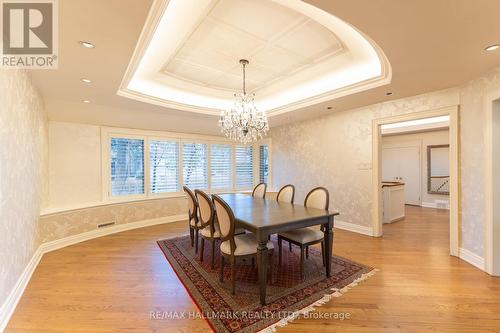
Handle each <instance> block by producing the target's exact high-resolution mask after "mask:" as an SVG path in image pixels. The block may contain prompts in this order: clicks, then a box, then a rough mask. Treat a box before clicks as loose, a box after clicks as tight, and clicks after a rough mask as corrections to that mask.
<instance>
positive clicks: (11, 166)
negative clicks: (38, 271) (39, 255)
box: [0, 69, 48, 305]
mask: <svg viewBox="0 0 500 333" xmlns="http://www.w3.org/2000/svg"><path fill="white" fill-rule="evenodd" d="M47 124H48V122H47V118H46V115H45V113H44V110H43V101H42V99H41V98H40V96H39V95H38V93H37V91H36V89H35V88H34V87H33V86H32V84H31V81H30V79H29V76H28V75H27V74H26V72H24V71H16V70H11V69H9V70H1V69H0V244H1V246H0V305H1V303H3V301H4V300H5V299H6V298H7V296H8V294H9V293H10V292H11V290H12V288H13V286H14V285H15V283H16V281H17V280H18V278H19V276H20V275H21V273H22V272H23V270H24V269H25V267H26V265H27V264H28V262H29V261H30V259H31V257H32V256H33V254H34V252H35V251H36V249H37V248H38V245H39V242H38V235H37V231H38V219H39V215H40V208H41V206H43V205H45V204H46V199H47V198H48V195H47V189H48V185H47V164H48V163H47V156H48V154H47V140H48V130H47V126H48V125H47Z"/></svg>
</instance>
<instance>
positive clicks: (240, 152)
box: [235, 146, 253, 189]
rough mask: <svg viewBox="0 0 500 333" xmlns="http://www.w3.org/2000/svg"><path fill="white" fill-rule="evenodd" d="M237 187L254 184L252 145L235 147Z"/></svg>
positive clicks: (249, 186) (242, 187) (247, 186)
mask: <svg viewBox="0 0 500 333" xmlns="http://www.w3.org/2000/svg"><path fill="white" fill-rule="evenodd" d="M235 164H236V188H237V189H246V188H251V187H252V186H253V149H252V146H236V147H235Z"/></svg>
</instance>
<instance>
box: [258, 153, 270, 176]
mask: <svg viewBox="0 0 500 333" xmlns="http://www.w3.org/2000/svg"><path fill="white" fill-rule="evenodd" d="M259 182H261V183H268V182H269V146H268V145H262V146H260V147H259Z"/></svg>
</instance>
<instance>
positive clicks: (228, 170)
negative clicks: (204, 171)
mask: <svg viewBox="0 0 500 333" xmlns="http://www.w3.org/2000/svg"><path fill="white" fill-rule="evenodd" d="M232 152H233V150H232V146H231V145H229V144H213V145H211V146H210V167H211V173H210V176H211V178H210V180H211V188H212V189H217V190H222V189H225V190H227V189H232V188H233V172H232V169H233V161H232Z"/></svg>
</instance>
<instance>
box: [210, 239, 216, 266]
mask: <svg viewBox="0 0 500 333" xmlns="http://www.w3.org/2000/svg"><path fill="white" fill-rule="evenodd" d="M215 244H216V240H215V238H212V263H211V266H210V267H211V268H212V269H214V267H215Z"/></svg>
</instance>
